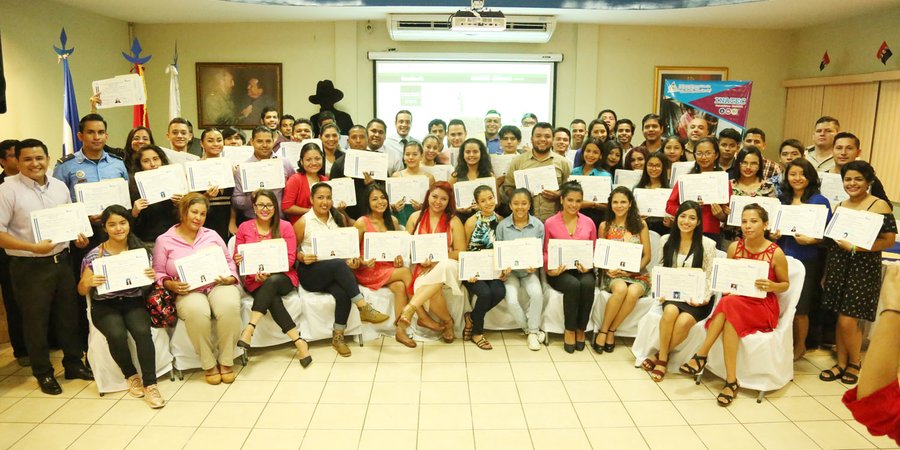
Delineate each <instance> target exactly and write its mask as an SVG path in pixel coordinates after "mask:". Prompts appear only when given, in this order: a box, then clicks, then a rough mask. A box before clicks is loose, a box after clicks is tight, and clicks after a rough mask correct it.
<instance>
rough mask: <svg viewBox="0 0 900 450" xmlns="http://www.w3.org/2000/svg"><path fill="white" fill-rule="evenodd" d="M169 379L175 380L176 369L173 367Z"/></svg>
mask: <svg viewBox="0 0 900 450" xmlns="http://www.w3.org/2000/svg"><path fill="white" fill-rule="evenodd" d="M169 381H173V382H174V381H175V370H174V369H172V370H170V371H169Z"/></svg>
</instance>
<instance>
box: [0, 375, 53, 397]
mask: <svg viewBox="0 0 900 450" xmlns="http://www.w3.org/2000/svg"><path fill="white" fill-rule="evenodd" d="M37 388H38V384H37V380H35V379H34V377H32V376H9V377H6V378H4V379H2V380H0V397H25V396H26V395H28V394H30V393H31V392H33V391H35V390H37ZM38 392H40V391H38ZM41 395H42V396H46V394H43V393H41Z"/></svg>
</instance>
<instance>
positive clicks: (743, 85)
mask: <svg viewBox="0 0 900 450" xmlns="http://www.w3.org/2000/svg"><path fill="white" fill-rule="evenodd" d="M752 88H753V82H752V81H690V80H673V81H670V82H669V83H668V86H667V87H666V97H668V98H671V99H673V100H675V101H677V102H680V103H681V104H683V105H687V106H691V107H694V108H697V109H699V110H701V111H703V112H705V113H707V114H712V115H714V116H716V117H718V118H720V119H722V120H727V121H728V122H731V123H733V124H735V125H737V126H739V127H741V128H743V127H744V126H745V124H746V123H747V114H748V113H749V111H750V92H751V90H752Z"/></svg>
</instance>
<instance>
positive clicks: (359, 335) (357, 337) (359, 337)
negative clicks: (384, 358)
mask: <svg viewBox="0 0 900 450" xmlns="http://www.w3.org/2000/svg"><path fill="white" fill-rule="evenodd" d="M356 342H357V343H359V346H360V347H362V346H363V336H362V333H360V334H357V335H356Z"/></svg>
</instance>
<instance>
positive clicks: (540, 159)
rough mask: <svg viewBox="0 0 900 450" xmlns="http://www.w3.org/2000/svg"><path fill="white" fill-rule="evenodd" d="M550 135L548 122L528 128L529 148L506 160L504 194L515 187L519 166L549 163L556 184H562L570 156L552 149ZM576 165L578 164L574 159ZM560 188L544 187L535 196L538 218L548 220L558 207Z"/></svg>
mask: <svg viewBox="0 0 900 450" xmlns="http://www.w3.org/2000/svg"><path fill="white" fill-rule="evenodd" d="M551 139H553V125H550V124H549V123H547V122H538V123H537V124H536V125H535V126H534V128H532V129H531V149H530V150H526V151H525V152H524V153H522V154H521V155H519V156H517V157H516V158H515V159H513V160H512V162H511V163H510V164H509V168H508V169H507V172H506V173H507V175H510V176H507V177H506V178H505V180H504V181H503V191H504V194H505V195H506V196H507V197H509V196H510V195H511V194H512V191H513V190H514V189H516V180H515V176H514V175H515V173H516V171H517V170H519V169H534V168H537V167H543V166H552V167H553V169H554V170H555V171H556V181H557V184H558V185H560V186H562V184H563V183H565V182H566V180H568V179H569V174H571V173H572V166H571V165H570V164H569V160H567V159H566V158H565V157H562V156H559V154H557V153H556V152H553V151H551V148H550V147H551ZM575 165H576V166H578V165H580V164H578V163H577V158H576V164H575ZM559 198H560V194H559V191H549V190H544V191H542V192H541V193H540V194H537V195H535V196H534V216H535V217H537V218H538V219H541V220H547V219H548V218H549V217H550V216H552V215H554V214H556V212H557V211H559V204H560V200H559Z"/></svg>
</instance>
